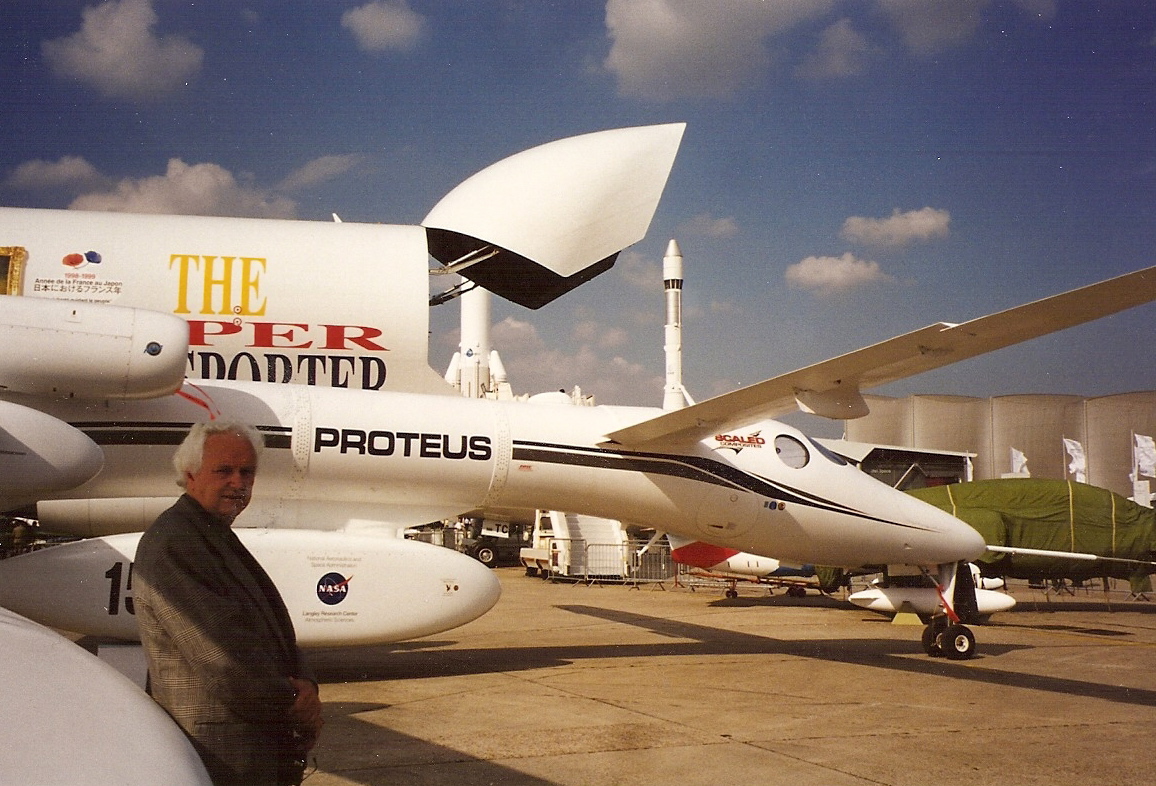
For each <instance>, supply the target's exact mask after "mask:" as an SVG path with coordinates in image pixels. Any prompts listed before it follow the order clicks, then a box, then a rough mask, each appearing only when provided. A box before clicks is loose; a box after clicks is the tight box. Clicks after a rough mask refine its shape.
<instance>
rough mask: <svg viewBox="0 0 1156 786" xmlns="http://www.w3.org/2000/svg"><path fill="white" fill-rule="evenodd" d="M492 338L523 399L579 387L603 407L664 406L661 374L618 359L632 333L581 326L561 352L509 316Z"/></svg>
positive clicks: (585, 323) (533, 329)
mask: <svg viewBox="0 0 1156 786" xmlns="http://www.w3.org/2000/svg"><path fill="white" fill-rule="evenodd" d="M492 338H493V345H494V347H496V348H497V349H498V351H499V352H500V353H501V355H502V360H503V362H504V363H505V366H506V371H507V373H508V374H509V376H510V384H511V385H512V386H513V388H514V392H515V393H517V394H519V395H521V394H527V393H528V394H534V393H545V392H548V391H554V390H565V391H567V392H569V391H571V390H572V389H573V388H574V386H575V385H580V386H581V388H582V391H583V393H585V394H587V395H593V396H594V397H595V399H596V401H597V402H598V403H600V404H623V405H643V404H650V405H657V404H658V403H660V402H661V401H662V386H663V383H664V377H663V376H662V374H658V373H655V372H654V371H652V370H651V369H648V368H647V367H645V366H643V365H642V364H640V363H635V362H632V361H630V360H627V359H626V358H624V357H622V356H621V355H619V354H615V353H616V352H617V351H618V350H620V349H622V348H623V347H624V345H626V344H628V343H629V341H630V336H629V331H625V330H623V329H621V328H618V327H614V326H609V325H602V324H596V323H592V322H590V321H580V322H578V323H576V324H575V325H574V326H573V328H572V330H571V333H570V336H569V343H568V345H567V346H568V347H569V349H568V351H561V350H558V349H554V348H553V347H551V346H549V344H548V342H547V341H546V340H545V339H544V338H543V337H542V335H541V334H540V333H539V332H538V329H537V328H536V327H535V326H534V325H533V324H531V323H529V322H525V321H523V320H520V319H516V318H514V317H506V318H505V319H503V320H502V321H501V322H498V323H497V324H496V325H494V329H493V331H492Z"/></svg>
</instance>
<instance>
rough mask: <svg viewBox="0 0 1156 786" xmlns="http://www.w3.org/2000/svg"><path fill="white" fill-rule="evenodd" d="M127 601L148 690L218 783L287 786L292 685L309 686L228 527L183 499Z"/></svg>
mask: <svg viewBox="0 0 1156 786" xmlns="http://www.w3.org/2000/svg"><path fill="white" fill-rule="evenodd" d="M133 595H134V598H135V604H136V617H137V622H138V624H139V625H140V630H141V641H142V642H143V644H144V649H145V655H146V657H147V659H148V667H149V681H150V692H151V694H152V696H153V698H154V699H156V701H157V702H158V703H159V704H160V705H161V706H162V707H164V708H165V709H166V710H167V711H168V712H169V714H170V715H172V716H173V719H174V720H176V722H177V723H178V724H180V726H181V728H183V729H184V730H185V733H186V734H188V735H189V737H190V738H191V739H192V741H193V744H194V746H195V747H196V748H197V750H198V752H199V753H200V754H201V758H202V759H203V760H204V762H205V766H206V767H207V769H208V770H209V774H210V776H212V778H213V782H214V783H215V784H221V783H245V784H264V783H269V784H278V783H286V782H292V777H293V776H291V775H290V776H286V775H285V774H284V771H285V770H286V769H291V768H292V761H293V759H294V758H297V753H298V752H297V751H295V750H294V748H293V743H292V732H293V730H292V728H291V727H290V724H289V721H288V713H289V709H290V707H291V706H292V705H293V700H294V691H293V687H292V685H290V683H289V677H297V678H300V679H310V680H311V679H313V677H312V674H311V672H310V671H309V669H308V667H307V666H306V664H305V663H304V662H303V660H302V659H301V655H300V652H299V650H298V649H297V641H296V635H295V634H294V632H293V623H292V621H291V620H290V618H289V613H288V612H287V611H286V609H285V604H284V602H283V601H282V600H281V595H280V593H278V591H277V588H276V587H275V586H274V585H273V582H272V581H271V580H270V579H269V576H268V574H266V573H265V571H264V570H263V569H262V568H261V566H260V565H259V564H257V561H256V560H255V559H254V558H253V556H252V555H251V554H250V553H249V551H248V550H247V549H246V548H245V547H244V546H243V545H242V544H241V542H240V540H238V539H237V536H236V534H235V533H234V532H233V531H232V529H231V528H230V527H229V526H228V524H227V523H225V522H223V521H221V520H220V519H217V518H215V517H213V516H211V515H210V514H208V513H207V512H205V510H204V509H203V508H202V507H201V506H200V505H199V504H197V502H196V501H194V500H193V499H192V498H191V497H189V496H188V495H185V496H182V497H181V498H180V499H179V500H178V501H177V503H176V504H175V505H173V507H171V508H169V509H168V510H167V511H165V512H164V513H162V514H161V515H160V517H159V518H158V519H157V520H156V522H155V523H154V524H153V525H152V526H151V527H150V528H149V529H148V530H147V531H146V532H145V534H144V535H143V536H142V537H141V540H140V545H139V546H138V547H137V553H136V561H135V564H134V567H133ZM297 777H300V774H299V773H298V774H297Z"/></svg>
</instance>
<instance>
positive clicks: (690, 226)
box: [680, 213, 739, 238]
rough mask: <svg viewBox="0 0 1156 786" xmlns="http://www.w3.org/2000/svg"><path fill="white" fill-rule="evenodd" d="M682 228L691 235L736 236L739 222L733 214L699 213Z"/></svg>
mask: <svg viewBox="0 0 1156 786" xmlns="http://www.w3.org/2000/svg"><path fill="white" fill-rule="evenodd" d="M680 229H681V230H682V231H684V232H687V233H688V234H691V235H702V236H703V237H713V238H728V237H734V236H735V235H737V234H738V233H739V225H738V222H737V221H735V219H734V217H733V216H727V217H724V218H715V217H714V216H713V215H711V214H710V213H699V214H698V215H696V216H694V217H693V218H691V219H690V220H689V221H687V222H686V223H684V224H683V225H682V226H681V227H680Z"/></svg>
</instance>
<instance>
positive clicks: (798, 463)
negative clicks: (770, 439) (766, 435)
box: [775, 434, 811, 469]
mask: <svg viewBox="0 0 1156 786" xmlns="http://www.w3.org/2000/svg"><path fill="white" fill-rule="evenodd" d="M775 453H777V454H778V456H779V459H780V460H782V462H783V463H784V464H786V465H787V466H788V467H793V468H794V469H801V468H803V467H805V466H807V462H808V461H810V459H811V454H810V453H809V452H808V451H807V446H806V445H804V444H803V443H802V442H800V441H799V440H797V439H795V438H794V437H788V436H787V435H786V434H780V435H779V436H777V437H775Z"/></svg>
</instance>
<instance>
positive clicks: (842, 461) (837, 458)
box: [807, 437, 847, 467]
mask: <svg viewBox="0 0 1156 786" xmlns="http://www.w3.org/2000/svg"><path fill="white" fill-rule="evenodd" d="M807 441H808V442H810V443H811V444H812V445H813V446H814V448H815V450H817V451H819V453H821V454H822V455H824V456H826V457H827V458H829V459H831V461H834V462H835V463H836V464H839V465H841V466H844V467H845V466H847V459H845V458H843V457H842V456H840V455H839V454H838V453H835V452H834V451H832V450H831V449H830V448H825V447H823V444H822V443H821V442H816V441H815V440H813V439H811V438H810V437H807Z"/></svg>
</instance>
